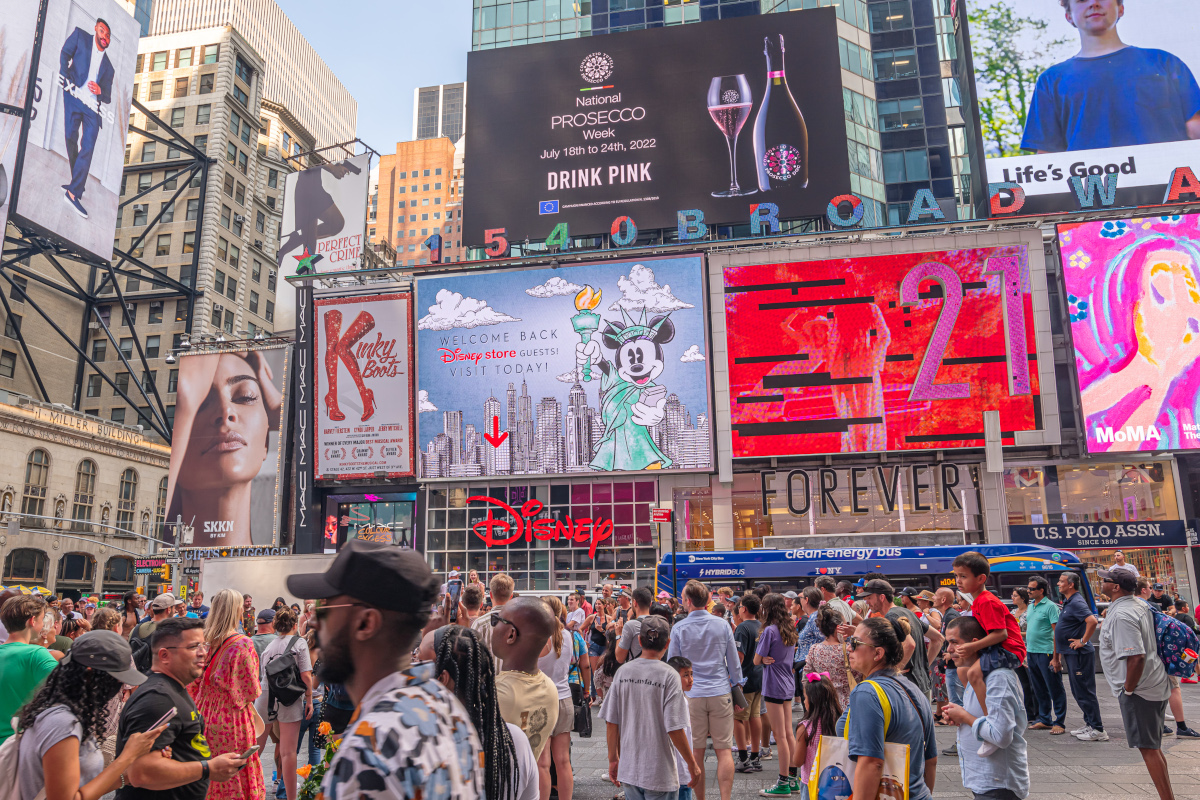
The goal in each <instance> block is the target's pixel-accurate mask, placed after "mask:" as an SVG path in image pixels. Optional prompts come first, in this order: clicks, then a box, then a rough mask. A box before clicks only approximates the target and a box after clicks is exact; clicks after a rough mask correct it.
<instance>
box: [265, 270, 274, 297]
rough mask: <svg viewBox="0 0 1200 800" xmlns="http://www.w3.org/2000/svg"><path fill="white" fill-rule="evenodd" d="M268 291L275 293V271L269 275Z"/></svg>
mask: <svg viewBox="0 0 1200 800" xmlns="http://www.w3.org/2000/svg"><path fill="white" fill-rule="evenodd" d="M267 291H271V292H273V291H275V270H271V271H270V272H268V273H267Z"/></svg>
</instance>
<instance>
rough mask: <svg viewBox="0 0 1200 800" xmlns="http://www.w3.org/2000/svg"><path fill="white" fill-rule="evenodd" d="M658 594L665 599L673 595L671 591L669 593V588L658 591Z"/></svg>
mask: <svg viewBox="0 0 1200 800" xmlns="http://www.w3.org/2000/svg"><path fill="white" fill-rule="evenodd" d="M658 596H659V597H661V598H663V599H664V600H666V599H667V598H669V597H670V596H671V595H670V593H669V592H667V590H666V589H663V590H662V591H660V592H659V593H658Z"/></svg>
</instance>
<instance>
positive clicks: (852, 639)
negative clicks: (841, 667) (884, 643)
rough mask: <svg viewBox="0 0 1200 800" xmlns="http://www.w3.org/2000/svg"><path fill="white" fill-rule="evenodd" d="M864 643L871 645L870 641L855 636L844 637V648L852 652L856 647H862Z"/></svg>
mask: <svg viewBox="0 0 1200 800" xmlns="http://www.w3.org/2000/svg"><path fill="white" fill-rule="evenodd" d="M864 644H865V645H871V643H870V642H868V641H867V640H865V639H859V638H858V637H857V636H847V637H846V649H847V650H849V651H850V652H854V651H855V650H857V649H858V648H860V647H862V646H863V645H864ZM871 646H872V647H874V645H871Z"/></svg>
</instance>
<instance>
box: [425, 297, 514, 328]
mask: <svg viewBox="0 0 1200 800" xmlns="http://www.w3.org/2000/svg"><path fill="white" fill-rule="evenodd" d="M520 321H521V320H520V317H510V316H509V315H508V314H505V313H503V312H501V311H497V310H496V309H494V308H492V307H491V306H489V305H488V304H487V302H486V301H484V300H476V299H475V298H473V297H463V296H462V295H461V294H459V293H458V292H452V291H450V290H449V289H441V290H439V291H438V293H437V302H436V303H434V304H433V305H431V306H430V307H429V313H428V314H426V315H425V316H423V317H421V319H420V320H418V321H417V330H422V331H448V330H450V329H451V328H479V327H482V326H484V325H499V324H501V323H503V322H520Z"/></svg>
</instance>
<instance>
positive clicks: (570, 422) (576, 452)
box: [565, 383, 592, 472]
mask: <svg viewBox="0 0 1200 800" xmlns="http://www.w3.org/2000/svg"><path fill="white" fill-rule="evenodd" d="M590 412H591V409H590V408H588V404H587V395H586V394H585V393H584V391H583V387H582V386H580V385H579V384H578V383H576V384H575V385H574V386H572V387H571V393H570V394H569V395H568V398H567V431H566V440H565V445H566V447H565V449H566V453H565V456H566V468H567V472H586V471H587V469H588V464H589V463H590V462H591V460H592V421H591V414H590Z"/></svg>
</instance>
